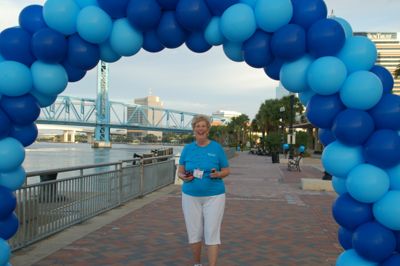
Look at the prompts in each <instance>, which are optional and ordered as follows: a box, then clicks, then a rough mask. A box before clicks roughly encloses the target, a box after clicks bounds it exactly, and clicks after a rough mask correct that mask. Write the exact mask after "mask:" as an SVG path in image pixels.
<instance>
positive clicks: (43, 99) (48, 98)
mask: <svg viewBox="0 0 400 266" xmlns="http://www.w3.org/2000/svg"><path fill="white" fill-rule="evenodd" d="M30 94H31V95H32V96H33V97H35V99H36V101H37V102H38V104H39V106H40V107H42V108H43V107H47V106H50V105H52V104H53V103H54V102H55V101H56V100H57V95H46V94H42V93H40V92H38V91H36V90H32V91H31V92H30Z"/></svg>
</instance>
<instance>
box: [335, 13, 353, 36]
mask: <svg viewBox="0 0 400 266" xmlns="http://www.w3.org/2000/svg"><path fill="white" fill-rule="evenodd" d="M332 19H334V20H336V21H337V22H339V24H340V26H342V28H343V30H344V34H345V36H346V38H349V37H351V36H353V29H352V28H351V25H350V23H349V22H347V20H345V19H343V18H340V17H332Z"/></svg>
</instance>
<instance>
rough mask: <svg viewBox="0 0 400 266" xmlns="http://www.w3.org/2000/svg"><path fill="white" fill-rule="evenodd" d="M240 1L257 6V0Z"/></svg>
mask: <svg viewBox="0 0 400 266" xmlns="http://www.w3.org/2000/svg"><path fill="white" fill-rule="evenodd" d="M239 2H240V3H243V4H246V5H248V6H251V7H253V8H254V7H255V6H256V3H257V0H240V1H239Z"/></svg>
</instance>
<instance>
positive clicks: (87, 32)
mask: <svg viewBox="0 0 400 266" xmlns="http://www.w3.org/2000/svg"><path fill="white" fill-rule="evenodd" d="M112 26H113V23H112V20H111V18H110V16H108V14H107V13H106V12H104V11H103V10H102V9H101V8H99V7H97V6H88V7H85V8H83V9H82V10H81V11H80V12H79V15H78V18H77V21H76V29H77V31H78V33H79V36H81V38H82V39H84V40H85V41H87V42H90V43H97V44H99V43H103V42H105V41H106V40H107V39H108V37H109V36H110V34H111V29H112Z"/></svg>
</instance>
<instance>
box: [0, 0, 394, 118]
mask: <svg viewBox="0 0 400 266" xmlns="http://www.w3.org/2000/svg"><path fill="white" fill-rule="evenodd" d="M44 2H45V1H44V0H18V1H15V0H1V1H0V28H1V30H3V29H5V28H7V27H12V26H16V25H18V14H19V12H20V11H21V10H22V9H23V8H24V7H25V6H27V5H31V4H41V5H43V4H44ZM325 3H326V5H327V7H328V14H330V13H331V11H332V10H333V11H334V15H335V16H337V17H341V18H344V19H346V20H347V21H348V22H349V23H350V24H351V26H352V28H353V31H384V32H400V19H399V10H400V1H398V0H380V1H365V0H326V1H325ZM109 78H110V80H109V85H110V91H109V96H110V99H111V100H114V101H123V102H129V103H133V99H134V98H143V97H145V96H148V95H149V92H150V90H151V92H152V95H157V96H159V97H160V98H161V100H162V101H163V102H164V107H165V108H169V109H177V110H183V111H188V112H196V113H206V114H211V113H212V112H215V111H217V110H231V111H237V112H241V113H244V114H247V115H249V116H250V118H253V117H254V115H255V114H256V112H257V111H258V108H259V106H260V104H261V103H262V102H263V101H264V100H266V99H270V98H274V97H275V88H276V87H277V86H278V82H277V81H274V80H271V79H269V78H268V77H267V76H266V75H265V73H264V71H263V70H262V69H255V68H252V67H250V66H248V65H247V64H246V63H244V62H241V63H236V62H233V61H231V60H230V59H228V58H227V57H226V56H225V54H224V53H223V51H222V47H221V46H218V47H213V48H212V49H211V50H209V51H208V52H206V53H203V54H196V53H193V52H191V51H190V50H189V49H188V48H187V47H186V46H185V45H182V46H181V47H179V48H177V49H173V50H171V49H164V50H163V51H161V52H159V53H156V54H152V53H148V52H146V51H144V50H141V51H140V52H139V53H137V54H136V55H134V56H132V57H130V58H122V59H121V60H119V61H118V62H116V63H113V64H111V65H110V76H109ZM96 88H97V70H96V69H93V70H91V71H90V72H89V73H88V74H87V75H86V76H85V78H83V79H82V80H81V81H79V82H77V83H70V84H69V85H68V87H67V89H66V90H65V91H64V92H63V94H64V95H70V96H76V97H89V98H94V97H96Z"/></svg>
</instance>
